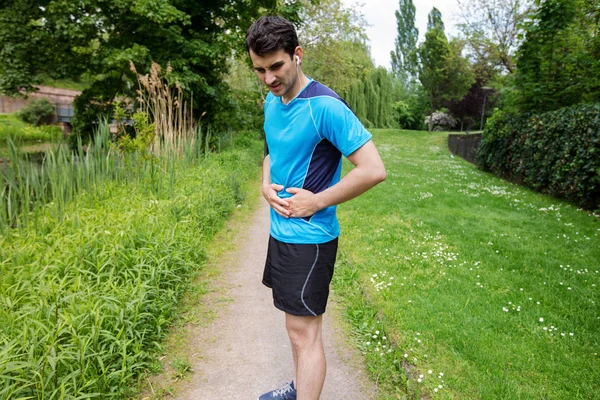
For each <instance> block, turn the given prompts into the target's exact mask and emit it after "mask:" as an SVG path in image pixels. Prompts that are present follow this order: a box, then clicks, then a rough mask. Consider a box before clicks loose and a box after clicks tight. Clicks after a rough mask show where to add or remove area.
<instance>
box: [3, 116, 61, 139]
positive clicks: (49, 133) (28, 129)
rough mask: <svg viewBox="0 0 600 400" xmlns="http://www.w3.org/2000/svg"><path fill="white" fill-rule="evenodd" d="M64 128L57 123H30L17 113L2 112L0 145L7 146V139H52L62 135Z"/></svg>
mask: <svg viewBox="0 0 600 400" xmlns="http://www.w3.org/2000/svg"><path fill="white" fill-rule="evenodd" d="M62 135H63V133H62V130H61V129H60V128H59V127H58V126H56V125H40V126H37V127H36V126H33V125H29V124H27V123H25V122H23V121H21V120H20V119H19V118H17V116H16V114H0V147H4V146H6V140H7V139H9V138H11V139H12V140H13V141H18V142H24V141H38V140H43V141H50V140H58V139H60V138H61V137H62Z"/></svg>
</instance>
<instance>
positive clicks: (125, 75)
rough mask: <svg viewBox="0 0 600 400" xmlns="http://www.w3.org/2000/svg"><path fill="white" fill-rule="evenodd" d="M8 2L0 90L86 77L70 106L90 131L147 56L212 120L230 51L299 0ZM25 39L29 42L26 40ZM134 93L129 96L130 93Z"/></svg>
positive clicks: (2, 14)
mask: <svg viewBox="0 0 600 400" xmlns="http://www.w3.org/2000/svg"><path fill="white" fill-rule="evenodd" d="M278 3H279V2H278V1H276V0H253V1H251V2H248V1H246V0H215V1H210V2H208V1H202V2H191V1H185V0H117V1H104V0H80V1H76V2H74V1H70V0H8V1H4V2H3V5H2V6H1V7H0V43H2V47H1V48H0V91H2V92H4V93H8V94H17V93H19V92H20V91H21V90H31V89H32V85H33V84H35V83H37V80H38V77H39V76H40V75H41V74H45V75H47V76H50V77H51V78H59V79H60V78H78V77H80V76H82V74H88V75H89V76H91V77H92V84H91V87H89V88H88V89H86V90H84V92H83V94H82V95H81V96H79V98H78V99H77V101H76V103H75V108H76V121H75V124H76V128H79V129H81V130H87V131H89V130H90V127H91V124H92V123H93V122H95V120H96V119H97V115H98V113H99V112H102V111H106V110H107V109H108V108H109V106H108V105H109V104H110V103H111V102H112V100H113V99H114V98H115V96H116V95H117V94H125V95H133V94H134V88H135V87H136V86H137V85H136V84H135V82H134V80H135V75H134V74H133V73H132V72H131V71H130V64H129V61H130V60H131V61H132V62H133V63H134V64H135V65H136V67H137V68H138V72H142V73H145V72H147V71H148V70H149V68H150V65H151V61H155V62H157V63H159V64H161V65H162V66H163V67H167V65H170V66H171V68H170V71H171V73H170V75H169V79H170V80H171V81H172V82H175V81H177V82H178V83H179V84H180V85H181V86H182V87H183V88H185V89H188V92H193V96H194V101H195V108H196V109H197V110H199V111H201V112H202V111H207V113H208V115H207V117H208V118H215V116H216V110H217V108H218V104H219V102H220V101H222V98H223V96H222V93H223V91H224V90H225V89H224V86H223V85H222V77H223V74H224V73H225V72H226V71H227V58H228V57H229V56H230V54H231V49H232V48H239V49H242V48H243V39H242V37H243V35H244V34H245V30H246V29H247V27H248V26H249V25H250V23H251V22H252V21H253V20H254V19H255V18H256V17H257V16H258V15H259V14H260V13H261V12H265V11H267V10H269V9H271V10H272V9H275V8H276V7H278V6H280V8H279V10H278V13H279V14H284V15H285V14H287V15H286V16H287V17H289V18H291V19H292V20H297V19H298V18H297V13H298V11H299V8H300V5H301V4H300V3H299V1H298V2H296V1H287V2H285V3H284V4H278ZM25 38H27V39H25ZM133 97H135V96H133Z"/></svg>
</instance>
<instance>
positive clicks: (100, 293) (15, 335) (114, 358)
mask: <svg viewBox="0 0 600 400" xmlns="http://www.w3.org/2000/svg"><path fill="white" fill-rule="evenodd" d="M239 142H240V141H239ZM243 142H244V143H243V144H244V145H245V146H244V147H243V148H235V149H229V150H225V151H223V152H222V153H219V154H209V155H205V156H202V157H200V158H198V159H194V158H193V157H192V158H191V159H190V158H188V157H187V156H189V155H190V154H187V153H186V155H185V156H184V157H182V158H177V159H175V158H167V159H165V160H155V159H154V160H147V161H144V162H142V163H141V164H140V163H137V164H136V161H135V160H133V161H131V160H130V162H131V163H130V164H128V162H125V163H119V162H117V157H115V155H114V154H113V155H112V156H111V155H110V154H108V153H107V152H104V153H98V154H102V157H101V159H102V160H104V162H105V165H104V166H105V167H107V168H108V169H107V170H106V171H103V170H102V168H104V167H101V166H96V167H97V168H96V170H94V169H93V168H92V167H91V166H90V168H89V170H88V169H87V167H86V163H87V162H89V163H92V162H93V158H92V156H90V158H89V159H88V160H89V161H86V160H85V159H82V158H80V159H79V161H78V162H77V163H76V165H77V168H76V172H78V173H81V174H87V175H86V176H84V177H82V178H81V180H77V179H79V178H77V177H76V176H74V175H72V174H70V173H67V172H66V169H64V168H63V167H65V165H66V164H68V163H70V162H71V160H70V159H66V158H65V160H66V161H65V160H63V161H60V160H59V161H57V164H56V165H62V167H60V168H58V170H56V171H49V175H50V176H51V177H52V182H50V183H48V185H49V186H50V187H51V188H52V191H53V192H55V193H53V194H52V197H51V200H50V201H49V202H44V203H39V204H36V205H35V206H34V208H33V210H32V211H31V214H32V215H31V216H30V218H28V219H26V218H23V217H21V216H19V217H18V219H17V220H16V221H17V222H18V228H14V229H5V230H4V232H3V233H2V235H0V277H2V279H0V398H2V399H13V398H14V399H17V398H31V399H51V398H68V399H75V398H104V399H106V398H123V397H125V396H127V395H130V394H131V392H132V390H137V389H135V388H136V385H133V383H135V382H136V379H137V378H138V377H140V376H143V375H144V374H146V373H147V372H149V371H154V370H156V369H158V368H159V367H158V363H157V360H156V354H158V353H160V351H161V349H162V340H163V339H164V337H165V335H166V333H167V331H168V329H169V328H170V326H171V324H172V323H173V320H174V318H175V315H176V313H177V311H178V307H179V304H180V302H181V299H182V296H183V295H184V293H185V291H186V288H188V286H189V281H190V279H192V277H194V276H197V275H198V274H199V271H201V270H202V268H203V265H204V262H205V260H206V249H207V247H208V246H209V243H210V240H211V238H213V236H214V235H215V233H216V232H218V231H219V230H220V229H221V228H222V226H223V223H224V221H225V220H226V218H227V217H228V216H229V215H230V213H231V212H232V210H233V209H234V208H235V206H236V205H238V204H240V202H243V201H244V197H245V195H246V192H245V187H246V185H245V182H246V181H248V180H249V179H256V173H257V170H258V165H259V163H260V158H261V154H262V145H261V143H260V142H256V141H252V140H245V141H243ZM98 145H100V146H101V145H102V143H99V144H98ZM104 148H106V147H104ZM100 150H101V149H93V151H100ZM90 151H92V150H90ZM60 157H62V156H60ZM64 157H66V156H64ZM137 162H140V160H138V161H137ZM56 165H55V166H56ZM50 169H52V168H50ZM94 171H95V174H96V175H93V174H94ZM111 171H112V172H111ZM15 182H17V183H19V184H24V182H27V181H26V180H21V181H15ZM86 182H87V183H86ZM77 185H81V186H80V187H79V188H73V186H77ZM16 190H20V189H19V188H18V187H17V189H16ZM26 192H29V191H28V190H26ZM63 192H69V193H70V194H69V195H68V196H66V197H62V196H64V193H63ZM5 200H6V198H5ZM31 200H32V199H31V198H27V200H26V201H27V202H29V201H31ZM173 368H174V369H175V373H176V374H177V377H183V376H184V375H185V374H186V373H187V371H188V369H189V367H188V365H187V364H186V360H185V359H184V358H182V359H181V360H179V361H178V363H176V364H175V365H174V366H173ZM132 388H133V389H132Z"/></svg>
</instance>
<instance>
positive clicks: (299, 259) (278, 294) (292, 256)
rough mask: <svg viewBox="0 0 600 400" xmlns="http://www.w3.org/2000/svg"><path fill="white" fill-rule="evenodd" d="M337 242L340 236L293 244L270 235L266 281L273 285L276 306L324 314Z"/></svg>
mask: <svg viewBox="0 0 600 400" xmlns="http://www.w3.org/2000/svg"><path fill="white" fill-rule="evenodd" d="M337 245H338V240H337V238H336V239H334V240H332V241H330V242H327V243H322V244H290V243H283V242H280V241H279V240H277V239H275V238H273V237H272V236H271V237H269V249H268V252H267V261H266V263H265V272H264V274H263V284H264V285H265V286H267V287H270V288H271V289H273V302H274V304H275V307H277V308H278V309H280V310H281V311H284V312H286V313H288V314H292V315H298V316H317V315H321V314H323V313H324V312H325V308H326V306H327V298H328V297H329V283H330V282H331V278H332V277H333V267H334V264H335V257H336V254H337Z"/></svg>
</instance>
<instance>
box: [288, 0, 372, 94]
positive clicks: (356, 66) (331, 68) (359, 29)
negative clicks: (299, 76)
mask: <svg viewBox="0 0 600 400" xmlns="http://www.w3.org/2000/svg"><path fill="white" fill-rule="evenodd" d="M300 19H301V24H300V27H299V29H298V39H299V40H300V45H301V46H302V48H303V49H304V51H305V54H306V57H305V58H304V59H303V61H302V63H303V65H302V69H303V71H305V72H306V74H307V75H309V76H310V77H311V78H314V79H317V80H318V81H320V82H321V83H323V84H325V85H327V86H329V87H330V88H331V89H333V90H335V91H336V92H338V93H344V92H346V91H348V90H349V89H350V86H351V84H352V82H353V81H354V80H355V79H363V78H364V77H365V76H366V74H367V73H368V71H370V70H371V69H372V68H373V62H372V61H371V56H370V53H369V47H368V46H367V35H366V31H365V29H366V21H365V20H364V18H363V16H362V15H361V14H359V13H357V12H356V11H354V10H353V9H352V8H349V7H346V6H344V4H343V3H342V2H341V0H319V1H318V2H315V3H314V4H311V3H306V4H305V7H304V9H303V10H302V11H301V13H300Z"/></svg>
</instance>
